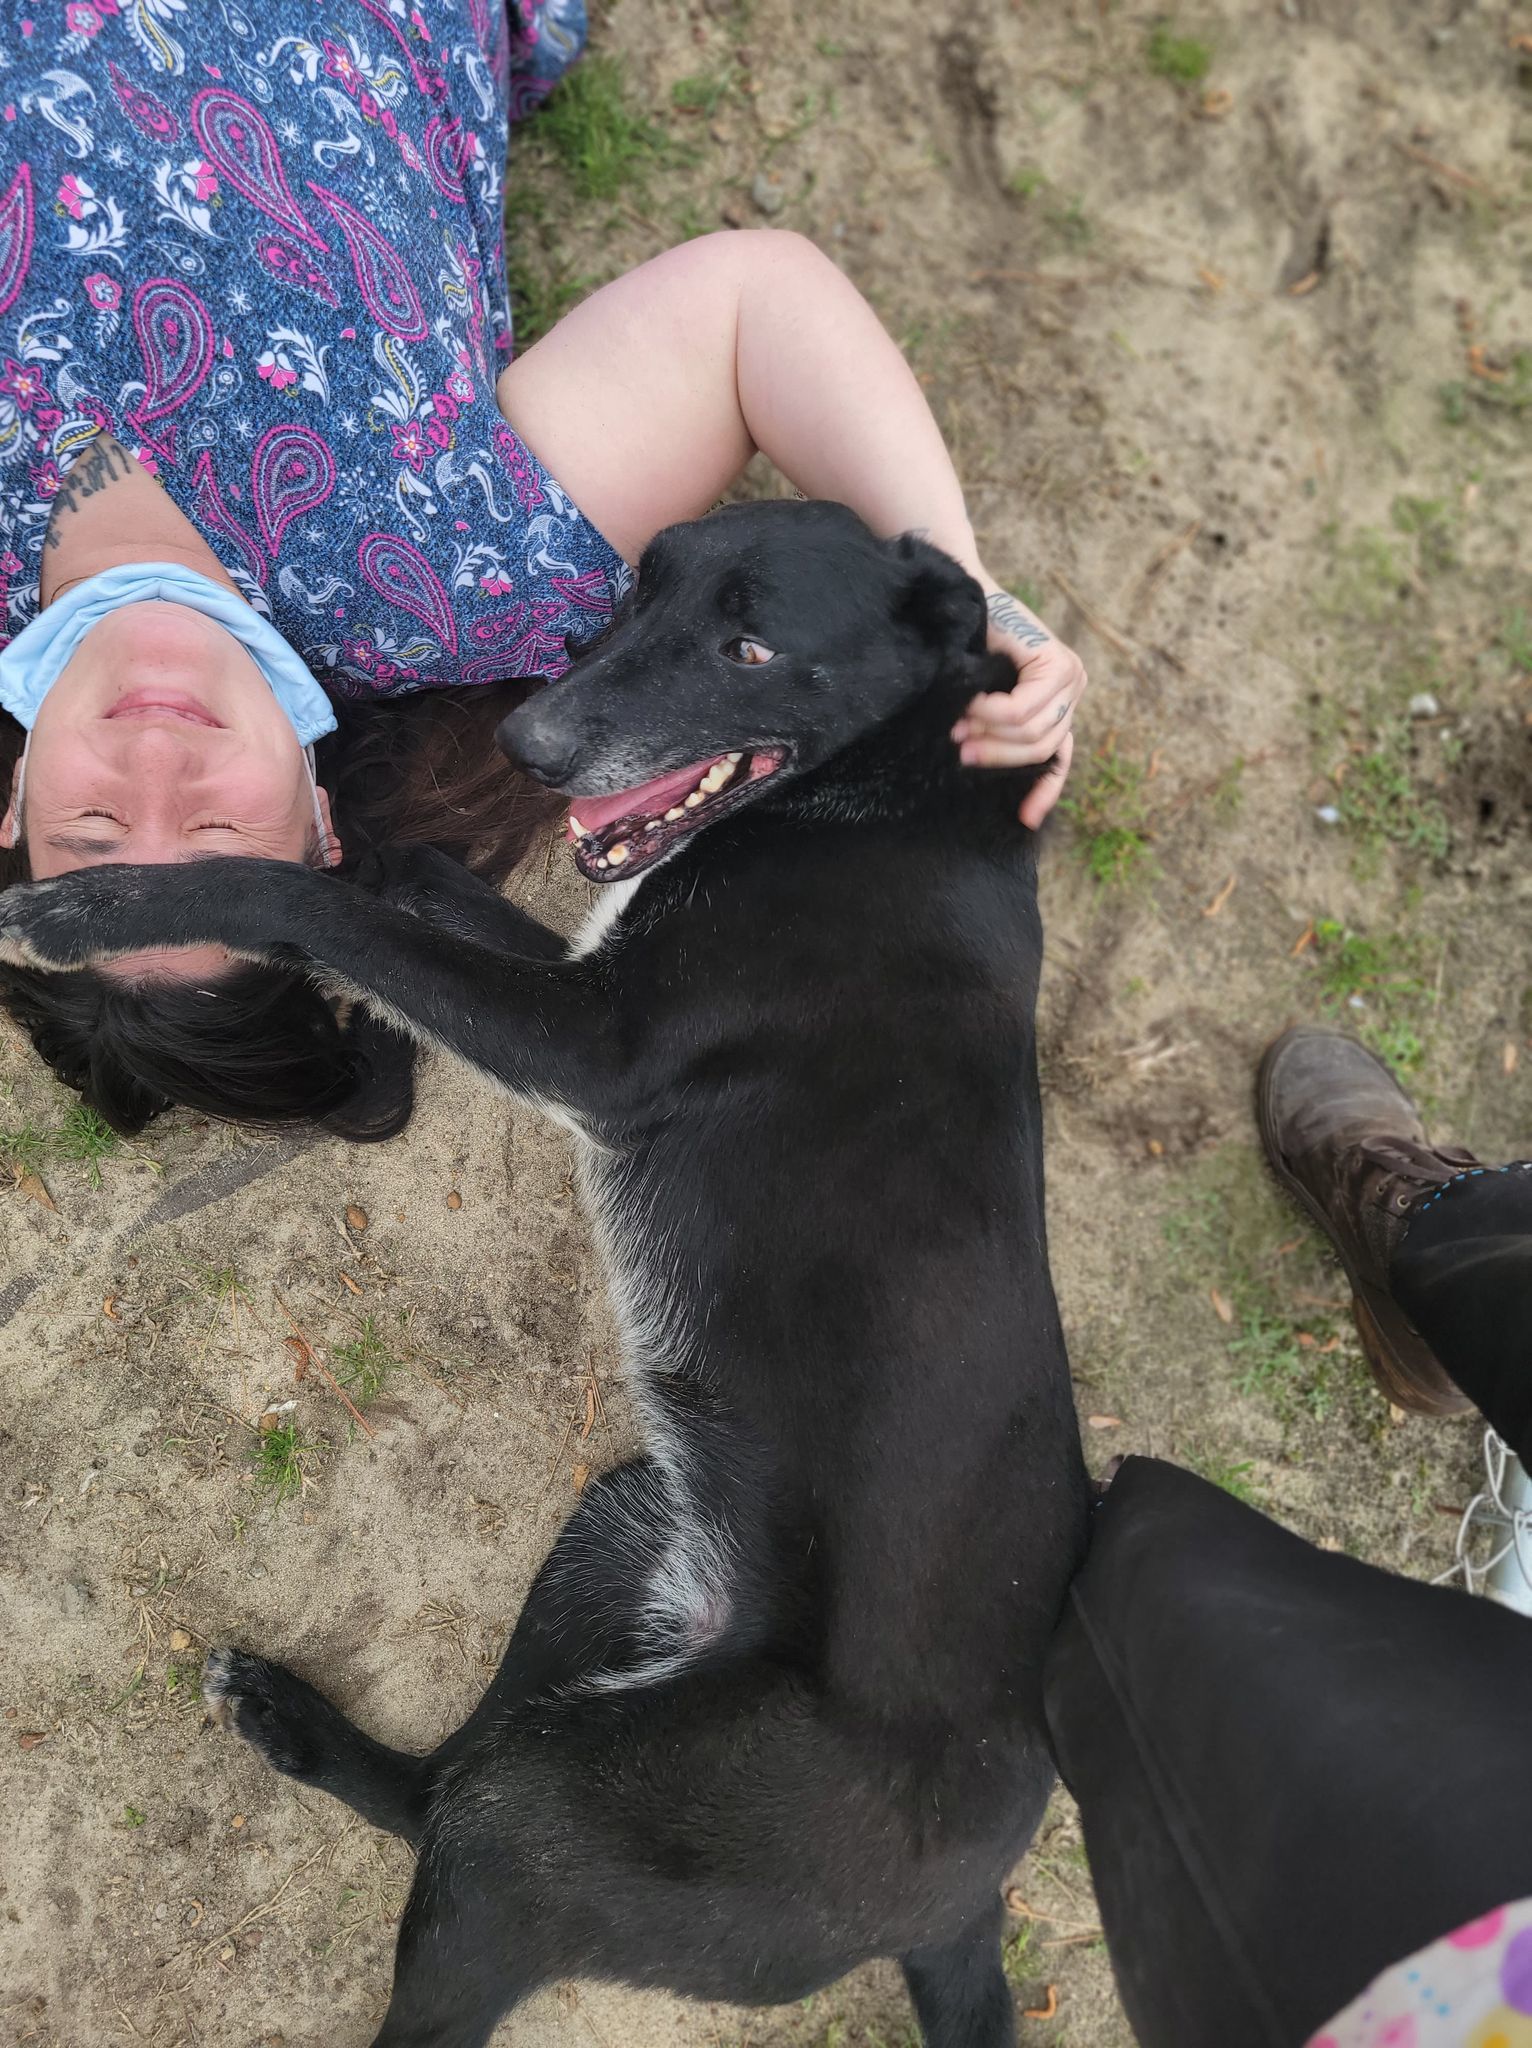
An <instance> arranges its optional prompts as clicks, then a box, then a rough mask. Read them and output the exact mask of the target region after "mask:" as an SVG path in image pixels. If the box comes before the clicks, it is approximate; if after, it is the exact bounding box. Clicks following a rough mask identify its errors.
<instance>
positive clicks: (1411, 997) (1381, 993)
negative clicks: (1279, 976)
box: [1313, 917, 1434, 1073]
mask: <svg viewBox="0 0 1532 2048" xmlns="http://www.w3.org/2000/svg"><path fill="white" fill-rule="evenodd" d="M1313 953H1314V961H1315V965H1316V967H1317V968H1318V972H1319V998H1320V1006H1321V1008H1322V1010H1323V1011H1324V1014H1325V1017H1326V1020H1327V1021H1328V1022H1330V1023H1333V1024H1335V1025H1337V1026H1339V1027H1341V1028H1343V1029H1345V1030H1347V1031H1350V1032H1352V1033H1353V1034H1354V1035H1355V1036H1356V1037H1358V1038H1360V1039H1361V1040H1362V1041H1363V1043H1364V1044H1366V1045H1369V1046H1371V1048H1372V1050H1373V1051H1374V1052H1375V1053H1377V1054H1378V1055H1379V1056H1380V1057H1381V1058H1383V1059H1385V1060H1387V1061H1388V1063H1389V1065H1390V1066H1393V1067H1398V1068H1400V1069H1401V1070H1402V1071H1403V1072H1405V1073H1412V1072H1413V1071H1414V1070H1415V1069H1416V1068H1417V1067H1418V1066H1419V1065H1420V1064H1421V1062H1422V1060H1423V1059H1424V1058H1425V1055H1426V1050H1427V1041H1426V1032H1427V1027H1428V1023H1429V1019H1430V1014H1431V1011H1432V1009H1433V1007H1434V995H1433V991H1432V988H1431V986H1430V984H1429V982H1428V981H1427V979H1426V977H1425V973H1424V965H1423V960H1422V952H1421V946H1420V942H1419V940H1418V939H1415V938H1413V937H1405V936H1402V935H1400V934H1385V935H1383V936H1382V937H1379V938H1373V937H1369V936H1368V935H1367V934H1366V933H1363V932H1356V931H1352V930H1351V929H1350V928H1349V927H1348V926H1345V925H1343V924H1341V923H1339V922H1338V921H1337V920H1336V919H1335V918H1330V917H1324V918H1319V919H1318V920H1316V922H1315V925H1314V948H1313Z"/></svg>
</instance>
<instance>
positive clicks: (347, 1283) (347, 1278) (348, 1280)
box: [340, 1272, 362, 1294]
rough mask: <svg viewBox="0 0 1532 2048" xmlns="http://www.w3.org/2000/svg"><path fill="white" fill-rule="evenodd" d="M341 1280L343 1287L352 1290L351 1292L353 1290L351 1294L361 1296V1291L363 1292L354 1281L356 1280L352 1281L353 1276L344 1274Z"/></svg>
mask: <svg viewBox="0 0 1532 2048" xmlns="http://www.w3.org/2000/svg"><path fill="white" fill-rule="evenodd" d="M340 1278H341V1285H342V1286H343V1287H349V1288H350V1290H351V1292H352V1293H353V1294H360V1293H361V1291H362V1290H361V1288H360V1287H358V1286H357V1284H356V1282H355V1281H354V1280H353V1279H352V1277H351V1275H350V1274H349V1273H346V1272H343V1273H342V1274H341V1276H340Z"/></svg>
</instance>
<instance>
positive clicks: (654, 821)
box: [644, 818, 660, 832]
mask: <svg viewBox="0 0 1532 2048" xmlns="http://www.w3.org/2000/svg"><path fill="white" fill-rule="evenodd" d="M659 829H660V821H659V819H658V818H651V819H650V820H649V822H648V824H647V825H646V826H645V827H644V830H645V831H646V832H658V831H659Z"/></svg>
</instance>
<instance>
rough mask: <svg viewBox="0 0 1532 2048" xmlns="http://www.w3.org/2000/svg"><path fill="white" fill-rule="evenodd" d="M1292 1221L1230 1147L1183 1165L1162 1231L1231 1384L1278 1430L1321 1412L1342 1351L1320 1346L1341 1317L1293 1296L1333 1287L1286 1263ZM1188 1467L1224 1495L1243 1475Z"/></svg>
mask: <svg viewBox="0 0 1532 2048" xmlns="http://www.w3.org/2000/svg"><path fill="white" fill-rule="evenodd" d="M1293 1224H1294V1218H1293V1214H1292V1211H1291V1210H1290V1209H1289V1208H1288V1207H1287V1205H1286V1203H1285V1202H1283V1200H1282V1199H1281V1197H1280V1195H1279V1194H1278V1192H1277V1189H1276V1187H1275V1186H1274V1184H1273V1183H1272V1180H1271V1177H1270V1175H1269V1174H1268V1173H1267V1171H1266V1168H1265V1165H1264V1162H1263V1160H1262V1158H1261V1155H1260V1153H1259V1152H1258V1151H1257V1150H1256V1149H1255V1148H1254V1147H1253V1146H1246V1145H1239V1144H1230V1145H1225V1146H1223V1147H1221V1148H1220V1150H1219V1151H1217V1152H1215V1153H1212V1154H1210V1155H1209V1156H1208V1157H1206V1158H1205V1159H1202V1160H1199V1161H1197V1162H1196V1164H1195V1165H1194V1166H1192V1167H1191V1168H1190V1169H1189V1171H1188V1175H1187V1179H1186V1182H1185V1194H1184V1198H1183V1201H1182V1204H1181V1206H1179V1207H1178V1208H1176V1209H1175V1210H1173V1211H1172V1212H1171V1213H1170V1214H1169V1215H1168V1216H1167V1217H1166V1218H1165V1221H1164V1225H1163V1229H1164V1235H1165V1243H1166V1246H1167V1249H1168V1251H1169V1254H1170V1258H1171V1261H1172V1263H1173V1266H1174V1268H1175V1272H1176V1276H1177V1281H1178V1283H1179V1284H1180V1285H1183V1286H1184V1287H1186V1288H1187V1289H1188V1290H1190V1291H1194V1292H1195V1293H1196V1294H1198V1295H1199V1296H1201V1297H1202V1299H1203V1300H1204V1301H1206V1302H1207V1304H1208V1314H1209V1316H1210V1317H1211V1316H1213V1315H1214V1314H1215V1311H1216V1314H1217V1318H1218V1320H1219V1322H1220V1323H1221V1325H1222V1328H1223V1332H1224V1345H1225V1349H1226V1351H1227V1353H1228V1358H1229V1364H1230V1368H1231V1372H1232V1375H1233V1379H1234V1384H1235V1385H1236V1386H1237V1387H1238V1388H1239V1391H1240V1392H1241V1393H1242V1394H1246V1395H1249V1396H1252V1397H1259V1398H1260V1399H1261V1400H1263V1401H1265V1403H1266V1404H1267V1405H1268V1406H1269V1407H1270V1408H1271V1409H1272V1410H1273V1411H1274V1413H1275V1414H1276V1416H1277V1418H1278V1420H1279V1421H1281V1422H1283V1423H1284V1424H1290V1423H1294V1422H1297V1421H1299V1420H1301V1419H1303V1418H1305V1417H1308V1418H1312V1419H1314V1420H1320V1421H1322V1420H1324V1419H1325V1418H1326V1417H1328V1416H1329V1414H1330V1413H1331V1411H1332V1409H1333V1408H1334V1405H1335V1402H1336V1400H1337V1398H1338V1396H1339V1394H1340V1392H1341V1390H1342V1388H1343V1386H1344V1379H1345V1371H1346V1352H1345V1349H1344V1348H1343V1347H1342V1346H1336V1347H1335V1348H1333V1349H1326V1348H1325V1347H1326V1346H1327V1345H1329V1344H1330V1341H1331V1339H1332V1338H1334V1337H1336V1336H1337V1335H1343V1334H1345V1333H1347V1332H1349V1324H1348V1323H1347V1322H1346V1320H1345V1318H1344V1312H1343V1311H1341V1310H1330V1309H1325V1308H1320V1307H1316V1306H1314V1305H1313V1304H1311V1303H1308V1302H1304V1303H1298V1302H1296V1301H1295V1300H1294V1292H1295V1289H1296V1288H1300V1287H1301V1288H1303V1289H1304V1291H1305V1292H1308V1293H1311V1294H1313V1295H1315V1296H1316V1297H1320V1298H1324V1297H1327V1296H1328V1295H1329V1293H1330V1292H1331V1290H1330V1288H1329V1286H1328V1285H1327V1284H1325V1283H1323V1282H1322V1280H1321V1276H1320V1275H1319V1274H1318V1273H1317V1272H1311V1271H1310V1269H1309V1267H1307V1266H1302V1267H1300V1266H1295V1265H1293V1264H1291V1263H1290V1261H1291V1260H1292V1258H1293V1257H1294V1256H1295V1254H1294V1252H1293V1250H1292V1245H1293V1239H1294V1236H1295V1232H1294V1228H1293ZM1283 1246H1286V1247H1288V1249H1287V1250H1286V1251H1284V1250H1282V1249H1281V1248H1282V1247H1283ZM1305 1283H1307V1285H1306V1286H1305ZM1188 1462H1190V1463H1193V1464H1194V1465H1196V1469H1197V1470H1199V1471H1201V1472H1202V1474H1203V1476H1204V1477H1205V1478H1208V1479H1211V1480H1213V1481H1214V1483H1215V1484H1217V1485H1220V1486H1224V1487H1226V1488H1227V1490H1228V1491H1229V1492H1236V1491H1237V1486H1236V1485H1231V1484H1230V1483H1229V1482H1230V1479H1231V1478H1232V1479H1233V1480H1235V1481H1241V1480H1243V1479H1244V1478H1245V1476H1246V1475H1245V1473H1244V1472H1243V1471H1242V1470H1241V1468H1240V1467H1238V1466H1237V1465H1225V1466H1215V1464H1214V1463H1213V1462H1212V1453H1211V1452H1210V1453H1209V1454H1208V1458H1207V1459H1206V1460H1204V1461H1203V1462H1202V1463H1197V1460H1196V1458H1195V1457H1189V1459H1188ZM1240 1498H1242V1499H1243V1498H1246V1496H1245V1495H1243V1494H1242V1495H1240Z"/></svg>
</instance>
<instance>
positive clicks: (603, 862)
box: [596, 860, 612, 868]
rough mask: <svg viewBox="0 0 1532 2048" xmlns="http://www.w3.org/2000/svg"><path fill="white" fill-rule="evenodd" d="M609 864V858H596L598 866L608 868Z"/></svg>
mask: <svg viewBox="0 0 1532 2048" xmlns="http://www.w3.org/2000/svg"><path fill="white" fill-rule="evenodd" d="M611 865H612V863H611V862H610V861H609V860H598V861H597V862H596V866H597V867H598V868H609V867H610V866H611Z"/></svg>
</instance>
